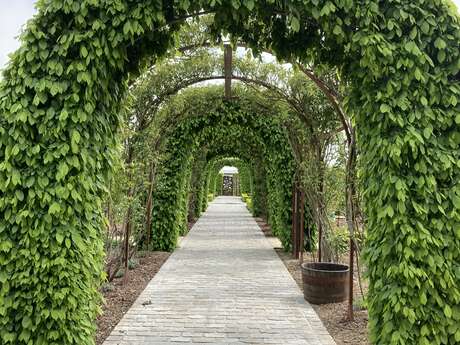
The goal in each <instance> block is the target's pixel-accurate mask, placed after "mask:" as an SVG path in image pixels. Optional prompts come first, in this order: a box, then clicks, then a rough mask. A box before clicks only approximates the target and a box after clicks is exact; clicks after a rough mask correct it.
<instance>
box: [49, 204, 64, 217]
mask: <svg viewBox="0 0 460 345" xmlns="http://www.w3.org/2000/svg"><path fill="white" fill-rule="evenodd" d="M59 212H61V206H60V205H59V204H58V203H57V202H53V203H52V204H51V206H50V208H49V210H48V214H50V215H53V214H56V213H59Z"/></svg>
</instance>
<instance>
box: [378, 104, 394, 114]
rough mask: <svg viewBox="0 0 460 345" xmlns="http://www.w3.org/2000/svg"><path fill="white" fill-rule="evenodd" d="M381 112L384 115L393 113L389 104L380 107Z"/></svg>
mask: <svg viewBox="0 0 460 345" xmlns="http://www.w3.org/2000/svg"><path fill="white" fill-rule="evenodd" d="M380 111H381V112H382V113H389V112H390V111H391V108H390V106H389V105H388V104H385V103H384V104H382V105H380Z"/></svg>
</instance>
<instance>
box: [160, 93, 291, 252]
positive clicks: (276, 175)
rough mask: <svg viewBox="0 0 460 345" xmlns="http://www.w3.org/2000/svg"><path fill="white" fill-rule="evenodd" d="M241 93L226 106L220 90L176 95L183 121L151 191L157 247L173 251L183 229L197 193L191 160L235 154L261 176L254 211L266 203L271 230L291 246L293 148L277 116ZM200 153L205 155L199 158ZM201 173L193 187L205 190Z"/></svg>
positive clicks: (170, 136) (171, 136) (170, 141)
mask: <svg viewBox="0 0 460 345" xmlns="http://www.w3.org/2000/svg"><path fill="white" fill-rule="evenodd" d="M235 91H238V89H236V90H235ZM244 92H245V90H244V89H243V90H242V92H236V94H235V95H237V96H238V97H237V98H236V99H234V100H232V101H231V102H229V101H225V100H223V99H222V89H221V88H215V89H214V90H212V89H210V88H209V87H208V88H204V89H202V90H201V89H192V90H187V91H184V92H183V94H182V95H181V97H180V98H181V101H180V102H181V103H183V104H184V108H183V109H182V108H180V107H178V106H177V105H175V104H173V106H172V107H173V108H174V110H175V111H177V112H179V113H181V116H182V120H180V121H179V122H177V123H176V126H175V128H174V130H173V131H172V132H171V133H169V134H168V139H167V144H166V152H167V154H166V155H165V159H164V161H163V162H162V164H161V165H162V167H163V168H162V169H161V171H160V172H159V176H158V182H157V184H158V187H157V189H156V190H155V194H156V203H155V207H154V209H153V215H154V217H153V218H154V219H155V222H154V224H153V239H154V241H153V243H154V246H155V248H156V249H161V250H171V249H173V248H174V247H175V246H176V243H177V237H178V236H179V235H180V234H183V233H184V232H185V231H186V220H187V215H188V213H189V212H188V204H187V202H188V201H189V198H188V196H189V190H190V189H192V190H193V189H195V188H194V186H191V185H190V181H191V177H192V176H191V174H192V171H194V170H195V169H194V161H197V160H200V161H202V160H204V161H205V162H206V161H212V159H213V158H214V157H216V156H237V157H240V158H242V159H245V160H246V161H253V162H254V163H255V164H258V165H259V169H258V174H261V173H262V174H263V177H261V176H255V180H256V181H257V183H255V184H254V185H255V188H254V195H255V197H256V198H255V203H254V212H255V213H257V212H260V210H262V209H265V207H264V205H265V204H267V206H268V207H267V209H268V218H269V221H270V224H271V225H272V227H273V231H274V233H275V234H276V235H278V236H279V237H280V239H281V241H282V242H283V244H284V245H285V246H286V247H287V248H289V245H290V238H289V236H290V232H289V225H288V224H289V220H290V218H289V217H290V212H289V211H290V192H291V190H290V189H291V185H292V177H293V162H292V161H293V158H292V153H291V151H292V149H291V148H290V146H289V139H288V137H287V132H286V131H285V130H284V128H283V126H282V122H281V119H280V116H279V114H277V113H276V112H275V111H271V112H270V111H268V110H267V109H263V108H262V109H260V106H259V105H258V104H256V103H255V102H254V100H252V99H251V98H250V97H247V96H244ZM203 153H205V154H206V156H205V157H200V155H202V154H203ZM198 164H200V165H201V162H199V163H198ZM200 168H202V167H201V166H200ZM198 170H201V169H198ZM200 175H201V176H200V177H199V178H198V179H197V181H195V184H197V185H198V186H203V185H204V183H205V179H206V178H207V177H206V174H203V173H201V174H200ZM265 179H266V181H267V182H266V183H265ZM265 190H266V191H265ZM195 193H196V192H195ZM199 193H200V194H201V193H202V192H199ZM206 194H207V193H206ZM206 194H205V195H206ZM265 198H267V200H266V201H265V200H264V199H265ZM259 204H260V205H259Z"/></svg>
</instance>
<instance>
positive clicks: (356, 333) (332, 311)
mask: <svg viewBox="0 0 460 345" xmlns="http://www.w3.org/2000/svg"><path fill="white" fill-rule="evenodd" d="M256 222H257V224H259V226H260V228H261V229H262V231H263V232H264V234H265V235H266V236H268V237H271V236H273V234H272V233H271V231H270V226H268V225H267V224H266V222H265V221H264V220H263V219H261V218H256ZM275 250H276V252H277V253H278V256H279V257H280V259H281V260H282V261H283V263H284V265H285V266H286V268H287V269H288V271H289V273H291V276H292V277H293V278H294V280H295V281H296V283H297V285H298V286H299V287H300V289H301V290H303V286H302V271H301V268H300V263H299V260H297V259H293V258H292V255H291V254H290V253H286V252H285V251H284V250H283V249H281V248H275ZM304 261H305V262H311V261H313V258H312V257H311V254H306V255H305V257H304ZM343 262H345V263H346V257H344V258H343ZM355 272H356V267H355ZM353 278H354V288H353V289H354V296H355V301H356V300H358V299H362V296H361V292H360V290H359V285H358V276H357V275H356V274H355V275H354V277H353ZM363 288H364V290H366V288H367V287H366V286H363ZM312 306H313V308H314V309H315V311H316V313H317V314H318V316H319V317H320V319H321V321H322V322H323V324H324V326H325V327H326V328H327V330H328V331H329V333H330V334H331V336H332V337H333V338H334V340H335V342H336V343H337V345H350V344H352V345H369V344H370V343H369V341H368V336H367V321H368V315H367V311H366V310H355V312H354V321H347V320H346V315H347V309H348V302H347V301H346V302H343V303H333V304H323V305H314V304H312Z"/></svg>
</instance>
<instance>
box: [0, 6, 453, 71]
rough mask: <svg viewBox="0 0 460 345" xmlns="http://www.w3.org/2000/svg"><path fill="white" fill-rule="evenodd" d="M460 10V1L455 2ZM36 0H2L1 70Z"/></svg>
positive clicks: (15, 47)
mask: <svg viewBox="0 0 460 345" xmlns="http://www.w3.org/2000/svg"><path fill="white" fill-rule="evenodd" d="M453 2H454V3H456V4H457V7H459V8H460V0H453ZM34 3H35V0H0V69H1V68H3V66H4V65H5V64H6V62H7V61H8V54H10V53H12V52H13V51H15V50H16V49H17V48H18V46H19V43H18V41H17V39H16V37H17V36H18V34H19V32H20V30H21V27H22V25H23V24H24V23H25V22H26V21H27V20H28V19H29V18H31V17H32V16H33V15H34V13H35V8H34Z"/></svg>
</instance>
